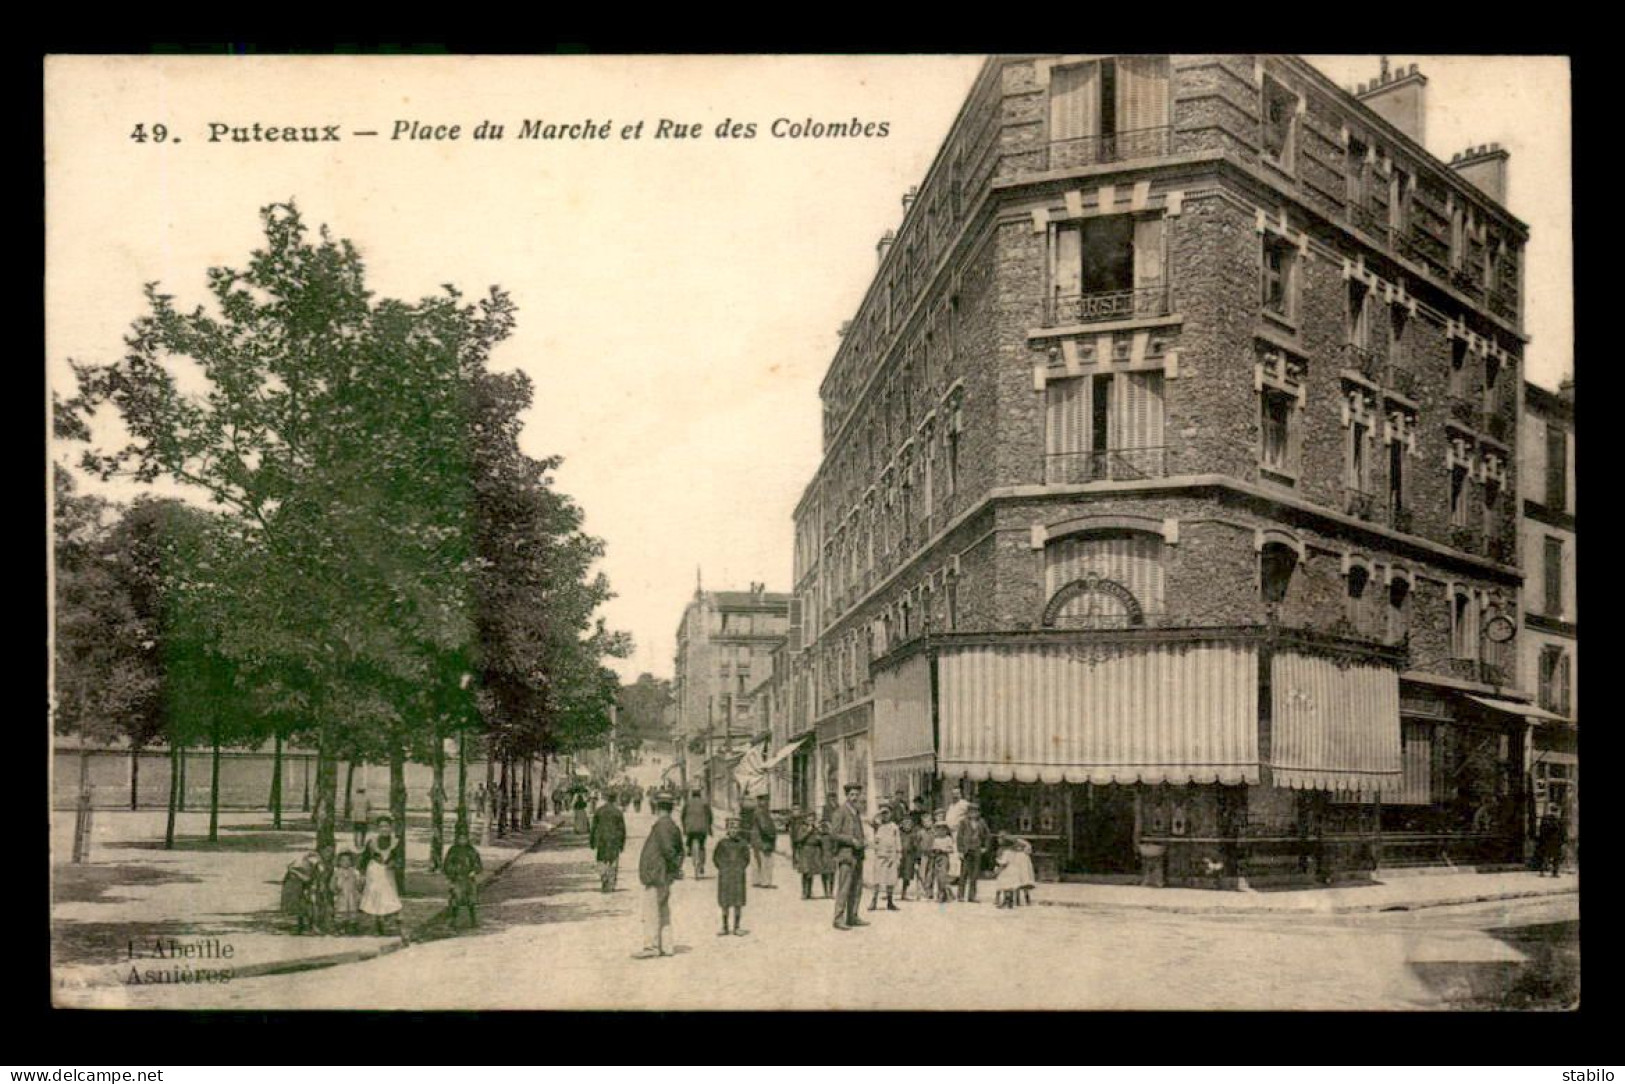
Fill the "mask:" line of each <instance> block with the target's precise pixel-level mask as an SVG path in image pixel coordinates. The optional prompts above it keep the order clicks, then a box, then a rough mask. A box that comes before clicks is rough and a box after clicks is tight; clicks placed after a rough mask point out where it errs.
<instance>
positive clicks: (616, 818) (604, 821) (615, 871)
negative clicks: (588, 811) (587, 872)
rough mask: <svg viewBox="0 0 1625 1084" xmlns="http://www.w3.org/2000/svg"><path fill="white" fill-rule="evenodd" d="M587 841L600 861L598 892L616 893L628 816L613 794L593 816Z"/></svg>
mask: <svg viewBox="0 0 1625 1084" xmlns="http://www.w3.org/2000/svg"><path fill="white" fill-rule="evenodd" d="M587 841H588V842H589V843H590V844H592V849H593V857H595V858H596V859H597V860H598V890H599V891H600V892H613V891H615V883H616V881H617V880H619V878H620V866H621V851H622V850H624V849H625V847H626V816H625V815H624V814H623V813H622V812H621V806H620V803H619V802H617V801H616V799H615V796H614V795H613V794H612V795H610V797H609V800H608V801H606V802H605V803H604V804H603V805H601V806H599V807H598V811H597V812H596V813H594V814H593V815H592V829H591V831H590V832H589V833H588V836H587Z"/></svg>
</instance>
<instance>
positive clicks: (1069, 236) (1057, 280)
mask: <svg viewBox="0 0 1625 1084" xmlns="http://www.w3.org/2000/svg"><path fill="white" fill-rule="evenodd" d="M1050 281H1051V282H1053V283H1054V284H1055V289H1054V293H1053V295H1052V296H1054V297H1076V296H1077V295H1078V294H1080V293H1082V292H1083V231H1082V230H1079V229H1076V228H1072V227H1065V228H1061V229H1058V230H1056V231H1055V267H1054V268H1053V269H1052V272H1051V275H1050Z"/></svg>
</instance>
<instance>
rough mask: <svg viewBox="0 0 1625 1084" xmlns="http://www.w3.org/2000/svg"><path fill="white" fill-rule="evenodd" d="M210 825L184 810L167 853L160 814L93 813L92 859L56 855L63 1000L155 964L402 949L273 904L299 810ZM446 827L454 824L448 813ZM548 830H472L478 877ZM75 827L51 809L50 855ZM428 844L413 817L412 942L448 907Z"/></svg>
mask: <svg viewBox="0 0 1625 1084" xmlns="http://www.w3.org/2000/svg"><path fill="white" fill-rule="evenodd" d="M207 825H208V816H207V814H206V813H195V812H188V813H185V814H182V815H181V816H180V817H179V819H178V823H177V830H176V840H175V848H174V849H173V850H167V851H166V850H164V849H163V831H164V814H163V813H162V812H161V811H160V812H145V811H144V812H139V813H128V812H119V811H109V810H98V811H97V815H96V820H95V824H94V829H93V835H92V839H93V843H92V848H91V854H90V861H89V862H88V863H86V864H84V865H77V866H76V865H73V864H71V863H69V862H66V861H55V862H53V865H52V912H51V918H52V922H51V926H52V929H51V937H52V960H53V964H54V984H55V988H56V990H57V991H58V992H59V994H60V995H62V997H63V998H66V999H69V1000H71V999H72V996H73V991H76V990H84V989H90V988H102V989H105V988H106V987H108V986H111V985H126V984H130V983H131V982H132V981H145V979H144V976H145V975H146V974H147V973H148V972H149V971H154V970H156V971H159V972H161V973H163V977H161V978H160V981H173V974H174V972H175V970H176V969H177V968H179V969H183V970H184V969H190V970H192V971H196V970H197V969H224V968H230V969H231V971H232V977H233V978H246V977H249V976H253V975H265V974H275V973H279V972H284V971H300V970H307V969H310V968H317V967H327V966H331V965H332V964H336V963H347V962H351V961H354V960H364V959H370V958H372V957H374V956H380V955H384V954H386V953H389V952H394V951H396V950H398V949H400V948H403V947H405V945H404V944H403V943H402V941H401V939H400V938H398V937H393V936H391V937H377V936H361V935H355V936H352V935H329V936H298V935H295V934H293V933H292V932H291V931H290V930H289V929H288V925H287V920H286V919H285V917H284V916H282V915H281V914H280V913H279V910H278V903H279V896H280V891H281V883H282V876H283V873H284V871H285V870H286V869H287V866H288V863H290V862H292V861H293V860H294V859H295V858H297V857H298V856H299V855H301V854H303V853H304V852H305V851H307V850H308V849H309V848H310V844H311V832H310V826H309V822H308V821H307V820H305V818H304V817H303V815H301V814H298V813H294V814H291V815H287V814H285V815H284V818H283V829H282V830H281V831H275V830H273V829H272V828H271V820H270V816H269V814H266V813H235V812H234V813H222V814H221V816H220V839H219V842H218V843H214V844H210V843H209V842H207V840H206V838H205V837H206V834H207ZM447 827H448V832H449V828H450V823H449V821H448V826H447ZM551 828H552V819H551V818H544V819H543V820H542V821H540V822H538V823H537V824H536V825H534V826H533V827H532V828H531V829H530V830H529V831H527V832H520V833H512V834H510V835H508V836H507V837H506V838H504V839H502V840H493V841H492V842H491V843H490V844H489V845H480V844H479V841H478V839H477V838H476V840H475V842H476V846H477V847H478V849H479V852H480V857H481V858H482V859H483V861H484V866H485V868H484V871H483V872H482V874H481V885H482V886H483V885H484V884H485V883H487V882H489V881H490V880H491V879H492V878H494V877H496V876H498V875H499V874H500V873H501V872H502V871H503V870H504V869H506V868H507V866H508V865H509V864H510V863H512V862H513V861H514V859H516V858H517V857H518V856H519V855H521V854H523V853H524V852H525V851H526V850H528V849H529V848H530V847H531V846H533V845H534V844H535V843H536V841H537V840H539V839H540V838H541V837H542V836H543V835H545V834H546V833H547V832H548V831H550V830H551ZM72 833H73V813H72V811H69V812H68V813H67V814H66V816H64V815H63V814H62V813H61V812H60V811H59V812H57V813H56V814H54V815H53V820H52V854H53V856H64V857H65V856H66V855H68V854H70V853H71V851H72ZM341 842H342V839H341ZM448 843H449V840H448ZM428 844H429V825H428V816H427V814H413V815H411V816H410V817H409V818H408V825H407V859H408V864H407V873H406V891H405V892H404V893H403V894H402V902H403V904H404V909H403V911H402V913H401V920H402V923H401V924H402V929H403V930H404V932H405V933H406V936H407V938H408V939H409V940H413V941H415V940H418V939H419V938H420V937H422V936H425V935H427V934H432V933H434V932H437V931H435V926H436V924H437V923H438V921H439V919H440V917H441V915H442V914H443V912H444V908H445V903H446V885H445V879H444V878H443V877H441V876H440V874H438V873H435V872H431V871H430V870H429V868H428ZM172 940H173V941H174V942H179V943H180V944H181V945H183V946H197V948H196V949H195V950H194V954H193V955H190V956H186V955H181V956H179V957H171V956H169V955H168V950H169V948H170V943H171V941H172ZM160 947H162V949H163V950H164V954H163V955H161V954H160ZM227 952H229V956H227V955H226V953H227ZM132 972H134V975H135V977H134V979H132ZM181 981H187V980H186V979H184V978H183V979H182V980H181Z"/></svg>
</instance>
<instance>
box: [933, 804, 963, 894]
mask: <svg viewBox="0 0 1625 1084" xmlns="http://www.w3.org/2000/svg"><path fill="white" fill-rule="evenodd" d="M931 831H932V836H931V879H932V881H933V882H934V883H935V884H936V886H937V902H938V903H947V902H948V901H949V900H950V899H952V896H951V895H950V894H949V892H948V888H949V886H950V885H951V884H953V880H954V878H955V877H956V876H958V870H956V869H955V868H954V867H955V866H956V865H957V864H958V861H959V850H958V848H956V847H955V846H954V836H953V833H952V832H951V831H949V829H948V823H947V821H945V820H938V821H937V823H936V827H934V828H933V829H932V830H931Z"/></svg>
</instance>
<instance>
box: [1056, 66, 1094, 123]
mask: <svg viewBox="0 0 1625 1084" xmlns="http://www.w3.org/2000/svg"><path fill="white" fill-rule="evenodd" d="M1099 134H1100V65H1099V64H1097V63H1093V62H1091V63H1088V64H1076V65H1073V66H1071V67H1067V68H1057V69H1056V70H1055V71H1053V72H1051V73H1050V97H1049V137H1050V140H1051V141H1052V142H1060V141H1062V140H1067V139H1083V138H1085V137H1088V136H1095V135H1099Z"/></svg>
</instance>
